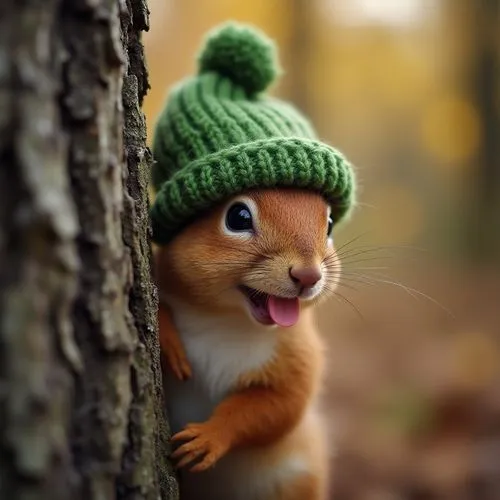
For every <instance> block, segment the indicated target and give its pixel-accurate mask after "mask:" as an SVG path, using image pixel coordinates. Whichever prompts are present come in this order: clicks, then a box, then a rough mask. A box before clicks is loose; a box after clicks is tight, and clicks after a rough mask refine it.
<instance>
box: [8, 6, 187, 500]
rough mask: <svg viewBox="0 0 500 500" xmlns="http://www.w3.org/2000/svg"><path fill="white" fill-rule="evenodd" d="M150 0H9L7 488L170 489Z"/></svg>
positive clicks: (93, 494) (40, 492)
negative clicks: (156, 257) (146, 42)
mask: <svg viewBox="0 0 500 500" xmlns="http://www.w3.org/2000/svg"><path fill="white" fill-rule="evenodd" d="M147 16H148V12H147V7H146V4H145V3H144V1H143V0H128V1H127V2H126V1H118V0H43V1H42V0H21V1H20V0H17V1H14V0H3V1H2V2H1V5H0V109H1V112H0V263H1V264H0V498H9V499H12V500H17V499H29V500H38V499H51V500H59V499H67V498H73V499H80V498H82V499H83V498H85V499H89V500H93V499H99V500H101V499H102V500H109V499H114V498H117V499H155V500H156V499H158V498H162V499H169V500H170V499H174V498H177V486H176V482H175V479H174V476H173V475H172V473H171V470H170V468H169V466H168V463H167V461H166V457H167V456H168V446H167V438H168V427H167V424H166V422H165V420H164V412H163V400H162V393H161V373H160V364H159V355H158V343H157V335H156V328H157V325H156V305H157V304H156V302H157V299H156V291H155V288H154V285H153V284H152V281H151V276H150V259H151V248H150V245H149V241H148V215H147V211H148V201H147V190H146V185H147V179H148V171H149V162H150V153H149V151H148V150H147V149H146V146H145V124H144V118H143V115H142V112H141V109H140V105H141V102H142V98H143V96H144V94H145V92H146V90H147V86H148V84H147V72H146V69H145V65H144V56H143V51H142V45H141V43H140V32H141V30H144V29H147V25H148V19H147Z"/></svg>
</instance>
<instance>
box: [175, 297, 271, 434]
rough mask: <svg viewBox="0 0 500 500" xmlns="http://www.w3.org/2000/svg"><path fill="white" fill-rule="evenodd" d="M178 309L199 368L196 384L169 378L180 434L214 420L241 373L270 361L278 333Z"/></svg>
mask: <svg viewBox="0 0 500 500" xmlns="http://www.w3.org/2000/svg"><path fill="white" fill-rule="evenodd" d="M172 309H173V311H174V313H173V314H174V321H175V325H176V327H177V329H178V331H179V334H180V336H181V338H182V341H183V343H184V347H185V349H186V353H187V356H188V359H189V362H190V363H191V367H192V370H193V377H192V378H191V380H188V381H185V382H179V381H176V380H175V379H174V378H173V377H172V376H168V377H167V380H166V383H167V387H166V396H167V405H168V410H169V413H170V419H171V425H172V430H173V431H174V432H177V431H178V430H180V429H181V428H182V427H184V426H185V425H186V424H187V423H189V422H202V421H204V420H206V419H207V418H209V417H210V414H211V413H212V411H213V409H214V407H215V406H216V405H217V403H219V402H220V401H221V400H222V399H223V398H224V397H225V396H226V395H227V393H228V392H229V391H230V390H231V389H232V387H234V384H235V383H236V382H237V380H238V378H239V377H240V376H241V375H243V374H245V373H247V372H249V371H251V370H255V369H258V368H260V367H261V366H263V365H264V364H265V363H266V362H268V361H269V360H270V359H271V358H272V356H273V354H274V351H275V346H276V333H275V332H274V331H273V330H272V329H269V328H259V327H258V326H257V325H255V326H254V325H253V324H252V323H251V322H250V321H241V320H240V319H234V320H231V319H228V318H222V319H221V318H217V317H214V316H210V315H200V314H199V312H197V311H194V310H193V309H192V308H190V307H189V306H187V305H185V304H179V303H177V304H175V306H174V307H173V308H172Z"/></svg>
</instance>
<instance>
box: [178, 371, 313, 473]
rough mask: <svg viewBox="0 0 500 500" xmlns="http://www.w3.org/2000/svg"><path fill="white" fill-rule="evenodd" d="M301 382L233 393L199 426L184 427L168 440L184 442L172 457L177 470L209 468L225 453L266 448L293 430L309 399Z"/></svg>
mask: <svg viewBox="0 0 500 500" xmlns="http://www.w3.org/2000/svg"><path fill="white" fill-rule="evenodd" d="M310 393H311V391H310V388H309V384H308V381H307V380H306V379H304V380H303V381H302V382H301V381H300V380H293V382H292V381H290V382H289V383H288V384H286V383H281V384H279V385H274V386H272V385H271V386H263V385H261V386H250V387H247V388H245V389H241V390H240V391H238V392H235V393H233V394H232V395H230V396H228V397H227V398H226V399H225V400H223V401H222V402H221V403H220V404H219V405H218V406H217V407H216V409H215V411H214V413H213V415H212V417H211V418H210V419H209V420H208V421H206V422H203V423H193V424H188V425H187V426H186V427H185V429H184V430H182V431H180V432H178V433H177V434H175V435H174V436H173V437H172V440H173V441H185V443H184V444H182V445H181V446H180V447H179V448H178V449H177V450H176V451H175V452H174V453H173V454H172V458H174V459H178V460H179V461H178V463H177V465H178V467H184V466H185V465H188V464H190V463H191V462H193V461H195V460H200V459H201V461H199V462H198V463H196V464H195V465H194V466H193V467H192V468H191V470H192V471H202V470H205V469H207V468H209V467H211V466H213V465H214V464H215V463H216V462H217V461H218V460H219V459H220V458H222V457H223V456H224V455H225V454H226V453H228V451H230V450H232V449H236V448H245V447H252V446H262V445H266V444H270V443H272V442H274V441H276V440H278V439H279V438H281V437H283V436H284V435H285V434H286V433H288V432H289V431H290V430H292V429H293V427H294V426H295V425H296V424H297V423H298V422H299V420H300V418H301V417H302V414H303V411H304V408H305V407H306V404H307V400H308V399H309V397H310Z"/></svg>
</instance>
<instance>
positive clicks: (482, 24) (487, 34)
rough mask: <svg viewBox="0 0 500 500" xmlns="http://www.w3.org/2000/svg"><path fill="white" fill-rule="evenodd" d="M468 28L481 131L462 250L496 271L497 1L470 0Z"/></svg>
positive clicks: (499, 226) (499, 245)
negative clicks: (472, 0) (469, 28)
mask: <svg viewBox="0 0 500 500" xmlns="http://www.w3.org/2000/svg"><path fill="white" fill-rule="evenodd" d="M467 5H468V6H469V8H470V9H471V18H472V21H471V22H470V23H469V24H470V27H471V30H472V36H471V39H472V41H473V44H474V46H473V50H472V51H471V53H472V58H471V71H470V76H471V78H470V80H471V89H472V94H473V98H474V100H475V102H476V104H477V107H478V112H479V118H480V122H481V126H482V127H481V128H482V132H483V134H482V142H481V148H480V150H479V152H478V155H477V156H476V157H475V158H474V159H473V168H472V169H471V171H472V174H471V176H470V179H469V185H470V186H471V187H472V190H471V191H472V193H471V200H470V204H469V205H467V206H466V207H465V208H466V210H467V213H466V216H465V217H464V219H465V221H466V222H467V226H466V231H465V233H464V236H465V248H466V252H467V254H468V256H469V257H471V258H472V259H473V260H474V261H479V262H480V263H482V264H490V265H491V264H492V265H495V266H498V264H499V259H498V255H499V254H500V217H499V214H500V142H499V138H498V134H499V132H500V93H499V89H500V47H499V44H498V40H499V38H498V32H499V29H500V1H499V0H476V1H475V2H469V3H468V4H467Z"/></svg>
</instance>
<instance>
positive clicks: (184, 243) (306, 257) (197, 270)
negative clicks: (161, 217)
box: [158, 189, 340, 326]
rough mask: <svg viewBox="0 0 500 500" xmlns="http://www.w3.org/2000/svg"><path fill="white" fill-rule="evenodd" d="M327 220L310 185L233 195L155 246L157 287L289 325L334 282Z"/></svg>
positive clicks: (197, 301) (336, 263)
mask: <svg viewBox="0 0 500 500" xmlns="http://www.w3.org/2000/svg"><path fill="white" fill-rule="evenodd" d="M333 222H334V221H333V220H332V218H331V215H330V208H329V206H328V204H327V203H326V202H325V201H324V199H323V198H322V197H321V196H320V195H318V194H315V193H312V192H309V191H301V190H295V189H265V190H256V191H251V192H248V193H246V194H244V195H241V196H236V197H234V198H232V199H231V200H229V201H228V202H227V203H225V204H224V205H221V206H218V207H217V208H215V209H214V210H212V211H211V212H209V213H200V214H199V217H198V218H197V219H195V220H194V221H192V222H191V223H190V224H189V225H188V226H187V227H186V228H185V229H184V230H183V231H182V232H181V233H180V234H179V235H178V236H176V237H175V238H174V240H173V241H172V242H171V243H169V244H168V245H167V246H166V247H163V248H161V249H160V252H159V255H158V258H159V264H160V266H159V271H160V275H159V276H158V279H159V283H160V287H161V288H162V289H164V290H166V291H167V292H168V293H170V294H174V295H178V296H179V297H180V298H181V299H184V300H187V301H190V302H191V303H194V304H196V305H197V306H199V307H202V308H206V309H207V310H209V311H210V310H211V311H222V310H223V311H225V312H227V314H231V313H232V312H235V313H237V314H241V313H244V314H248V315H249V316H250V317H251V318H253V319H254V320H255V321H257V322H258V323H261V324H264V325H274V324H278V325H281V326H291V325H293V324H295V323H296V322H297V320H298V318H299V314H300V308H301V307H308V306H309V305H311V304H313V303H315V302H317V300H318V299H319V298H321V297H324V296H326V295H327V292H329V291H332V290H333V289H334V287H335V285H336V283H337V281H338V277H339V273H340V264H339V261H338V259H337V256H336V254H335V250H334V247H333V239H332V227H333Z"/></svg>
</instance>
